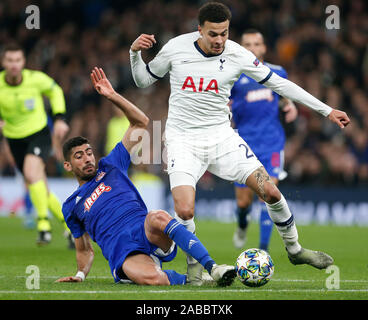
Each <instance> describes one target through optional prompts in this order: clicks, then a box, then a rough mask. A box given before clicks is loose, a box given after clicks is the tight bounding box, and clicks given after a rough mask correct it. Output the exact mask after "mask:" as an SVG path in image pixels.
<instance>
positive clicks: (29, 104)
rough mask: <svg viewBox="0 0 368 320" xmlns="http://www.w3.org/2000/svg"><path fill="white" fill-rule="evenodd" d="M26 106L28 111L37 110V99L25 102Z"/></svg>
mask: <svg viewBox="0 0 368 320" xmlns="http://www.w3.org/2000/svg"><path fill="white" fill-rule="evenodd" d="M24 106H25V107H26V109H28V110H33V109H34V108H35V99H27V100H24Z"/></svg>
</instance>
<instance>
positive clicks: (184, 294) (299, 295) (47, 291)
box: [0, 217, 368, 300]
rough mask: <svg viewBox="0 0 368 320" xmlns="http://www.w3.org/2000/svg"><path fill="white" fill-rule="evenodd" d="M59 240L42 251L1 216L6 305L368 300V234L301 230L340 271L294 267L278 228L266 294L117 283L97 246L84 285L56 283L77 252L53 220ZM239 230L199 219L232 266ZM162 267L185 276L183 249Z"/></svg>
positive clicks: (69, 270)
mask: <svg viewBox="0 0 368 320" xmlns="http://www.w3.org/2000/svg"><path fill="white" fill-rule="evenodd" d="M52 225H53V241H52V243H51V244H49V245H48V246H46V247H41V248H39V247H37V246H36V243H35V240H36V237H37V233H36V231H35V230H26V229H25V228H24V227H23V221H22V219H20V218H17V217H13V218H5V217H3V218H0V300H19V299H21V300H38V299H42V300H45V299H52V300H59V299H62V300H77V299H83V300H88V299H94V300H96V299H98V300H105V299H106V300H115V299H119V300H125V299H129V300H180V299H181V300H249V299H254V300H269V299H270V300H279V299H280V300H281V299H282V300H288V299H292V300H324V299H325V300H340V299H343V300H367V299H368V249H367V234H368V228H363V227H338V226H317V225H310V226H299V227H298V230H299V239H300V242H301V244H302V245H303V246H304V247H306V248H310V249H318V250H323V251H326V252H327V253H329V254H330V255H332V256H333V257H334V259H335V265H336V266H337V267H338V271H339V279H340V281H339V282H338V283H337V282H336V277H337V273H336V269H335V270H334V273H326V271H325V270H317V269H314V268H312V267H309V266H304V265H303V266H294V265H292V264H291V263H289V261H288V259H287V256H286V251H285V249H284V248H283V246H282V241H281V239H280V237H279V235H278V234H277V231H276V230H275V228H274V230H273V234H272V241H271V246H270V254H271V257H272V259H273V261H274V264H275V273H274V275H273V278H272V279H271V281H270V282H269V283H268V284H266V285H265V286H263V287H260V288H248V287H245V286H244V285H243V284H241V283H240V282H239V281H238V280H237V279H236V281H235V282H234V284H233V285H232V286H230V287H227V288H219V287H216V286H215V285H207V286H203V287H190V286H171V287H170V286H168V287H166V286H161V287H148V286H137V285H133V284H115V283H114V281H113V278H112V276H111V274H110V269H109V266H108V262H107V261H106V260H105V259H104V258H103V256H102V254H101V250H100V249H99V248H98V247H97V246H96V245H94V248H95V261H94V264H93V266H92V269H91V272H90V274H89V275H88V277H87V279H86V281H85V282H83V283H55V280H56V279H58V278H59V277H63V276H68V275H74V274H75V272H76V261H75V251H73V250H68V249H67V248H66V245H67V242H66V240H65V238H64V237H63V236H62V229H61V226H60V225H59V224H57V223H56V222H55V220H53V221H52ZM234 228H235V225H234V224H225V223H218V222H213V221H197V235H198V237H199V238H200V239H201V241H202V242H203V244H204V245H205V246H206V247H207V249H208V250H209V252H210V254H211V255H212V257H213V258H214V259H215V260H216V262H217V263H219V264H222V263H227V264H233V263H235V260H236V258H237V256H238V255H239V254H240V250H237V249H235V248H234V247H233V245H232V240H231V239H232V234H233V230H234ZM257 246H258V224H255V223H252V224H251V226H250V228H249V232H248V243H247V245H246V248H252V247H257ZM29 265H35V266H37V267H38V268H39V270H40V288H39V289H27V286H26V283H27V277H28V276H29V274H27V273H26V268H27V266H29ZM163 267H164V269H175V270H176V271H178V272H182V273H185V269H186V266H185V257H184V254H183V253H182V251H181V250H180V249H179V250H178V255H177V257H176V259H174V261H173V262H170V263H166V264H164V266H163ZM330 276H335V281H334V282H332V283H333V284H335V285H337V284H338V285H339V286H338V288H336V287H335V288H333V289H328V288H327V287H326V281H327V282H328V281H329V280H328V278H329V277H330Z"/></svg>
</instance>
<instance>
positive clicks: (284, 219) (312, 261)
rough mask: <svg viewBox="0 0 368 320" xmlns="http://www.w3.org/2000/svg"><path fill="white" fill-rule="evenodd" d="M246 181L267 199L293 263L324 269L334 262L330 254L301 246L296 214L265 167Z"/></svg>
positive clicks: (271, 216)
mask: <svg viewBox="0 0 368 320" xmlns="http://www.w3.org/2000/svg"><path fill="white" fill-rule="evenodd" d="M246 183H247V185H248V186H250V187H251V188H253V190H254V191H255V192H256V193H257V194H258V196H259V197H260V198H262V199H263V200H264V201H265V203H266V206H267V210H268V213H269V215H270V218H271V219H272V221H273V222H274V223H275V225H276V228H277V231H278V232H279V234H280V236H281V238H282V240H283V242H284V244H285V247H286V250H287V252H288V257H289V260H290V261H291V262H292V263H293V264H309V265H311V266H313V267H316V268H318V269H323V268H327V267H328V266H329V265H331V264H332V263H333V259H332V258H331V257H330V256H329V255H327V254H325V253H323V252H319V251H312V250H308V249H303V248H302V247H301V245H300V244H299V242H298V231H297V228H296V225H295V222H294V216H293V215H292V214H291V212H290V209H289V206H288V204H287V202H286V200H285V198H284V196H283V195H282V194H281V192H280V191H279V190H278V188H277V187H276V185H275V184H274V183H273V182H272V180H271V178H270V177H269V175H268V174H267V172H266V170H265V169H264V168H263V167H261V168H258V169H257V170H255V171H254V172H253V173H252V174H251V175H250V176H249V177H248V179H247V182H246Z"/></svg>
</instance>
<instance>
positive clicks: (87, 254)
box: [55, 232, 95, 282]
mask: <svg viewBox="0 0 368 320" xmlns="http://www.w3.org/2000/svg"><path fill="white" fill-rule="evenodd" d="M75 249H76V259H77V266H78V272H77V274H76V275H75V276H69V277H64V278H60V279H58V280H56V281H55V282H82V281H84V279H85V277H87V275H88V273H89V271H90V270H91V267H92V263H93V259H94V256H95V254H94V251H93V248H92V245H91V240H90V237H89V235H88V233H87V232H86V233H85V234H84V235H83V236H81V237H80V238H76V239H75Z"/></svg>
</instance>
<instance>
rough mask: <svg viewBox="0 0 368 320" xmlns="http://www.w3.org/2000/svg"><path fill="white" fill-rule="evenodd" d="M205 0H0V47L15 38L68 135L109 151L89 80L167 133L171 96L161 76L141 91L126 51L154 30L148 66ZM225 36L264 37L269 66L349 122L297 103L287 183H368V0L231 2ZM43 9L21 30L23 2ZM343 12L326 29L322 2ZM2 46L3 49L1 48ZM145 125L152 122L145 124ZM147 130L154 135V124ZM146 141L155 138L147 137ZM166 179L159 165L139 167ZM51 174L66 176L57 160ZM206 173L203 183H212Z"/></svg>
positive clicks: (6, 166) (100, 106) (99, 102)
mask: <svg viewBox="0 0 368 320" xmlns="http://www.w3.org/2000/svg"><path fill="white" fill-rule="evenodd" d="M204 2H205V1H194V0H192V1H184V0H183V1H163V0H148V1H140V0H135V1H112V0H110V1H109V0H104V1H102V0H90V1H77V0H55V1H54V0H40V1H32V2H31V1H21V0H17V1H13V0H2V1H1V2H0V46H1V47H3V46H5V45H6V44H7V43H9V42H12V41H14V40H16V41H17V42H18V43H20V44H21V45H22V46H23V47H24V49H25V52H26V58H27V65H26V66H27V68H30V69H37V70H42V71H44V72H46V73H47V74H48V75H49V76H51V77H52V78H54V79H55V80H56V81H57V83H58V84H59V85H60V86H61V87H62V88H63V90H64V94H65V99H66V103H67V120H68V122H69V125H70V128H71V131H70V133H69V135H68V136H74V135H83V136H86V137H87V138H89V139H90V141H91V143H92V144H93V145H94V146H96V150H95V152H96V154H97V156H98V157H101V156H103V155H104V154H105V153H106V148H105V147H106V134H107V130H108V125H109V121H110V120H111V119H112V118H113V117H118V115H117V114H115V112H114V108H113V107H112V106H111V104H110V103H109V102H108V101H107V100H105V99H101V98H100V96H99V95H98V94H96V93H95V92H94V89H93V88H92V85H91V83H90V78H89V74H90V71H91V69H92V68H93V67H94V66H100V67H102V68H104V70H105V73H106V74H107V76H108V77H109V79H110V80H111V82H112V84H113V86H114V87H115V88H116V90H117V91H118V92H119V93H121V94H123V95H124V96H125V97H126V98H128V99H130V100H131V101H132V102H134V103H135V104H136V105H137V106H139V107H140V108H141V109H143V110H144V112H146V113H147V114H148V116H149V117H150V118H151V119H152V120H156V121H161V132H163V131H164V127H165V121H166V116H167V111H168V98H169V94H170V89H169V82H168V77H166V78H165V79H164V80H162V81H159V82H156V84H155V85H153V86H151V87H150V88H147V89H138V88H137V87H136V86H135V84H134V82H133V80H132V76H131V71H130V64H129V47H130V45H131V43H132V42H133V41H134V40H135V39H136V38H137V37H138V36H139V35H140V34H141V33H149V34H155V37H156V40H157V45H156V46H155V47H154V48H153V49H152V50H150V51H148V52H144V54H143V57H144V59H145V61H146V62H148V61H149V60H150V59H151V58H153V57H154V55H155V54H156V53H157V52H158V50H159V49H160V48H161V47H162V45H163V44H164V43H166V41H168V40H169V39H170V38H172V37H174V36H176V35H179V34H181V33H186V32H191V31H194V30H196V29H197V11H198V8H199V7H200V6H201V5H202V4H203V3H204ZM222 2H224V3H226V4H227V5H228V6H229V7H230V8H231V11H232V14H233V19H232V21H231V31H230V39H232V40H235V41H239V38H240V35H241V33H242V31H244V30H245V29H247V28H256V29H258V30H260V31H261V32H262V33H263V34H264V36H265V39H266V43H267V46H268V52H267V55H266V61H268V62H270V63H273V64H280V65H282V66H283V67H284V68H285V69H286V70H287V72H288V75H289V79H290V80H292V81H294V82H295V83H297V84H298V85H300V86H301V87H303V88H304V89H306V90H307V91H308V92H310V93H311V94H313V95H314V96H316V97H317V98H319V99H320V100H322V101H324V102H325V103H327V104H328V105H330V106H332V107H337V108H339V109H341V110H344V111H346V112H347V113H348V115H349V116H350V118H351V125H350V126H348V127H347V128H346V129H345V130H343V131H342V130H340V129H339V128H338V127H337V126H336V125H333V124H331V123H330V122H329V121H328V120H327V119H325V118H323V117H322V116H321V115H319V114H317V113H315V112H314V111H311V110H309V109H308V108H306V107H304V106H301V105H297V106H298V110H299V116H298V119H297V120H296V121H295V122H294V123H292V124H287V125H286V124H285V130H286V134H287V144H286V148H285V162H286V171H287V172H288V174H289V175H288V178H287V181H288V182H290V183H308V184H321V185H325V184H328V185H331V184H344V185H352V186H354V185H362V184H363V185H365V184H368V45H367V44H368V3H367V2H366V1H365V0H354V1H342V0H340V1H339V0H334V1H323V0H322V1H321V0H318V1H314V0H295V1H294V0H249V1H246V0H228V1H222ZM30 4H35V5H38V6H39V8H40V14H41V20H40V21H41V25H40V29H39V30H28V29H27V28H26V27H25V19H26V18H27V15H26V13H25V8H26V6H27V5H30ZM330 4H333V5H336V6H338V8H339V10H340V29H338V30H328V29H327V28H326V26H325V21H326V18H327V17H328V16H329V15H328V14H326V13H325V9H326V7H327V6H328V5H330ZM0 49H1V48H0ZM151 123H152V122H151ZM150 131H151V132H152V124H151V128H150ZM0 141H1V142H0V175H3V176H7V175H10V176H11V175H14V173H15V171H14V165H13V163H12V160H11V158H10V157H9V154H8V152H7V147H6V144H5V142H4V139H1V140H0ZM151 142H152V141H151ZM139 169H140V170H145V171H148V172H150V173H152V174H155V175H157V176H161V177H162V178H163V179H167V178H166V173H165V172H164V170H163V169H164V165H162V166H160V165H148V166H140V168H139ZM47 171H48V174H49V175H50V176H64V175H65V172H64V171H63V169H62V162H61V161H60V159H59V160H58V155H56V154H55V155H54V157H52V158H51V159H50V161H49V163H48V167H47ZM214 183H216V178H214V177H212V176H211V175H210V174H208V173H207V174H206V175H205V176H204V177H203V179H202V181H201V184H202V185H203V184H204V185H206V184H207V185H213V184H214Z"/></svg>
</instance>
